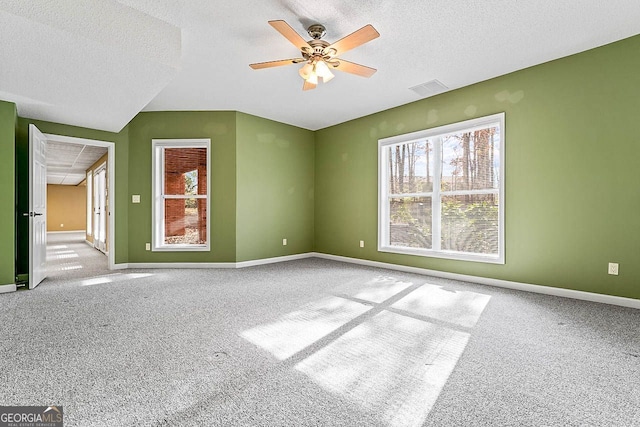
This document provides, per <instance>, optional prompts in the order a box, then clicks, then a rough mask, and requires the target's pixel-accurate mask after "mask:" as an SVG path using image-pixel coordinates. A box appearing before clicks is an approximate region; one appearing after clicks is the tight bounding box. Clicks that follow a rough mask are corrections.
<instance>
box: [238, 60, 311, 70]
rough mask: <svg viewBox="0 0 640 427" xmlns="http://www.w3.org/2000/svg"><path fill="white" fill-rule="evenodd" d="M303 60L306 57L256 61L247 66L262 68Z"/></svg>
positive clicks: (255, 68) (256, 68)
mask: <svg viewBox="0 0 640 427" xmlns="http://www.w3.org/2000/svg"><path fill="white" fill-rule="evenodd" d="M303 61H306V59H304V58H291V59H280V60H278V61H268V62H258V63H255V64H249V67H251V68H253V69H254V70H260V69H262V68H271V67H281V66H283V65H290V64H297V63H299V62H303Z"/></svg>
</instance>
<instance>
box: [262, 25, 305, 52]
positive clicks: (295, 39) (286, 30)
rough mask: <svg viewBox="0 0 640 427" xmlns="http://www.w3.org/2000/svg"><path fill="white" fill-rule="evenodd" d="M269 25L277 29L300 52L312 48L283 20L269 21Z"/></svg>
mask: <svg viewBox="0 0 640 427" xmlns="http://www.w3.org/2000/svg"><path fill="white" fill-rule="evenodd" d="M269 25H271V26H272V27H273V28H275V29H276V30H277V31H278V32H279V33H280V34H282V35H283V36H285V37H286V38H287V40H289V41H290V42H291V43H293V45H294V46H295V47H297V48H298V50H302V49H303V48H305V47H308V48H311V46H309V43H307V41H306V40H305V39H303V38H302V36H301V35H300V34H298V33H297V32H296V30H294V29H293V28H291V26H290V25H289V24H287V23H286V22H284V21H282V20H278V21H269Z"/></svg>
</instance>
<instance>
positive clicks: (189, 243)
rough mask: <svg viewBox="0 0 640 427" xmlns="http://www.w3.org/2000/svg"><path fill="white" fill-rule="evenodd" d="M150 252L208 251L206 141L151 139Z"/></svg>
mask: <svg viewBox="0 0 640 427" xmlns="http://www.w3.org/2000/svg"><path fill="white" fill-rule="evenodd" d="M152 146H153V195H154V199H155V200H154V204H153V236H152V243H153V250H154V251H163V250H165V251H207V250H209V211H210V209H209V182H208V177H209V169H210V147H211V140H209V139H186V140H168V139H154V140H153V141H152Z"/></svg>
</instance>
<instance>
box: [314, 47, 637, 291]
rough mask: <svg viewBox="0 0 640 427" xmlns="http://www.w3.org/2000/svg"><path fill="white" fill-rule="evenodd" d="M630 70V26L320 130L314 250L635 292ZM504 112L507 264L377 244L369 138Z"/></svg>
mask: <svg viewBox="0 0 640 427" xmlns="http://www.w3.org/2000/svg"><path fill="white" fill-rule="evenodd" d="M638 69H640V37H639V36H637V37H633V38H630V39H626V40H623V41H620V42H617V43H614V44H611V45H607V46H604V47H601V48H598V49H594V50H591V51H587V52H584V53H581V54H577V55H574V56H570V57H567V58H563V59H560V60H557V61H553V62H549V63H546V64H542V65H539V66H535V67H532V68H528V69H525V70H522V71H518V72H515V73H512V74H509V75H505V76H502V77H499V78H495V79H492V80H489V81H485V82H482V83H479V84H476V85H473V86H469V87H465V88H462V89H459V90H455V91H451V92H448V93H445V94H442V95H439V96H435V97H432V98H428V99H425V100H421V101H418V102H414V103H411V104H408V105H404V106H401V107H397V108H394V109H391V110H388V111H383V112H380V113H377V114H373V115H371V116H367V117H364V118H360V119H357V120H353V121H350V122H347V123H343V124H340V125H337V126H333V127H330V128H326V129H323V130H320V131H318V132H317V133H316V156H315V173H316V175H315V184H316V203H315V246H316V251H318V252H323V253H329V254H336V255H343V256H348V257H355V258H364V259H370V260H376V261H382V262H388V263H395V264H403V265H408V266H415V267H422V268H427V269H434V270H441V271H447V272H455V273H461V274H469V275H476V276H482V277H491V278H498V279H505V280H511V281H516V282H524V283H532V284H538V285H545V286H555V287H559V288H568V289H576V290H582V291H588V292H596V293H604V294H610V295H618V296H625V297H631V298H640V282H639V281H638V278H640V263H639V262H638V259H639V258H640V243H639V242H640V214H639V212H640V197H639V196H638V194H640V193H639V188H640V187H639V183H640V180H639V179H638V164H639V163H638V162H639V159H640V143H638V141H637V133H638V132H637V129H636V128H635V127H636V124H637V122H638V115H639V114H640V78H639V77H638V71H637V70H638ZM503 111H504V112H505V113H506V126H505V127H506V137H505V145H506V148H505V154H506V172H505V175H506V177H505V185H506V187H505V189H506V196H505V203H506V206H505V213H506V221H505V237H506V241H505V248H506V264H504V265H495V264H483V263H477V262H464V261H453V260H445V259H437V258H423V257H416V256H407V255H396V254H388V253H381V252H378V251H377V250H376V247H377V241H376V239H377V141H378V139H379V138H384V137H388V136H392V135H398V134H403V133H407V132H412V131H417V130H422V129H426V128H432V127H436V126H440V125H444V124H448V123H452V122H457V121H462V120H466V119H470V118H474V117H481V116H486V115H489V114H494V113H498V112H503ZM359 240H365V243H366V246H365V248H363V249H361V248H359V247H358V243H359ZM608 262H618V263H619V264H620V275H619V276H610V275H608V274H607V264H608Z"/></svg>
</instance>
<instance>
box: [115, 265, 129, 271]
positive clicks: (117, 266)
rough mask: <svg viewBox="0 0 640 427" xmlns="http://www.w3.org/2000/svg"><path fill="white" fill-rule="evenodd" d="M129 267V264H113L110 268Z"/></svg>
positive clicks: (124, 268)
mask: <svg viewBox="0 0 640 427" xmlns="http://www.w3.org/2000/svg"><path fill="white" fill-rule="evenodd" d="M127 268H129V264H113V265H112V266H111V270H126V269H127Z"/></svg>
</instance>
